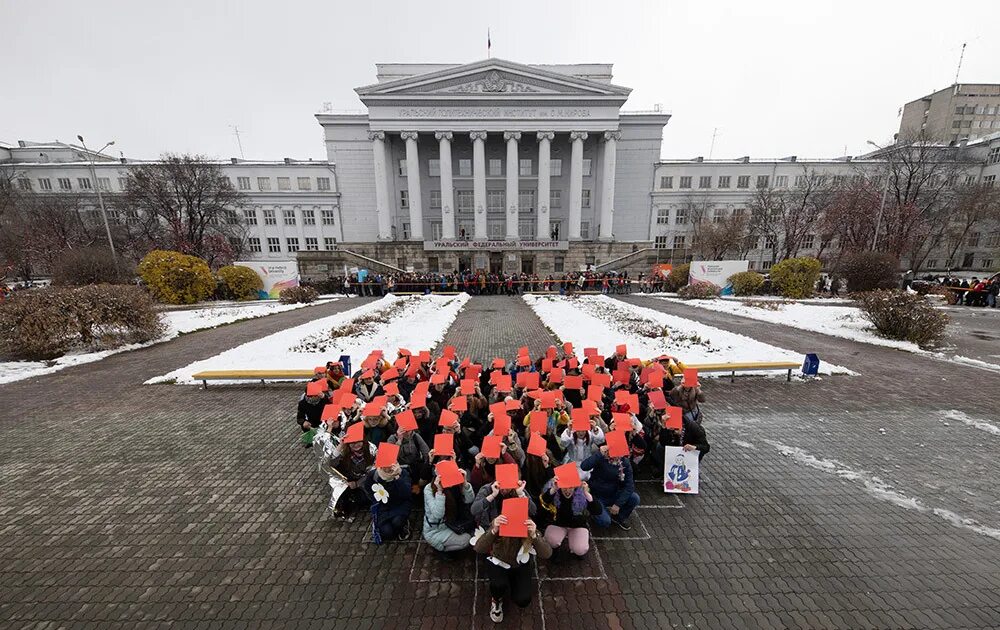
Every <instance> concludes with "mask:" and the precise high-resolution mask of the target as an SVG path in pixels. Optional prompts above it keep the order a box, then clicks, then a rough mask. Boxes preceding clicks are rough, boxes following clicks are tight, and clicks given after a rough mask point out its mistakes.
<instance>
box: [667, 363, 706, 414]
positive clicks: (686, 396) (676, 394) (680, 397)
mask: <svg viewBox="0 0 1000 630" xmlns="http://www.w3.org/2000/svg"><path fill="white" fill-rule="evenodd" d="M667 400H669V401H670V404H671V405H674V406H676V407H680V408H681V409H683V410H684V417H685V418H688V419H691V420H694V421H696V422H701V406H700V405H699V404H698V403H703V402H705V394H704V393H702V391H701V383H699V382H698V370H696V369H693V368H687V369H685V370H684V380H683V381H682V382H681V385H680V387H675V388H673V389H672V390H670V391H669V392H668V393H667Z"/></svg>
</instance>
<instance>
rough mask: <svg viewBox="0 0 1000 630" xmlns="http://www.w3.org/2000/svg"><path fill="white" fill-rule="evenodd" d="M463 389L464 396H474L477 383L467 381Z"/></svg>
mask: <svg viewBox="0 0 1000 630" xmlns="http://www.w3.org/2000/svg"><path fill="white" fill-rule="evenodd" d="M461 388H462V389H461V392H462V395H463V396H472V395H473V394H475V393H476V381H473V380H469V379H466V380H464V381H462V384H461Z"/></svg>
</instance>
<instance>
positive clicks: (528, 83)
mask: <svg viewBox="0 0 1000 630" xmlns="http://www.w3.org/2000/svg"><path fill="white" fill-rule="evenodd" d="M356 91H357V93H358V95H359V96H361V100H362V101H366V100H368V99H369V98H371V99H372V100H379V99H380V98H388V97H392V98H398V97H407V96H415V97H421V96H423V97H444V98H449V97H462V96H469V95H481V96H488V97H500V98H503V97H505V96H517V97H521V98H524V97H526V96H527V97H531V96H539V97H546V96H564V97H566V96H568V97H581V98H587V97H591V98H594V97H618V98H620V99H623V100H624V98H626V97H627V96H628V94H629V92H630V91H631V90H629V89H628V88H624V87H621V86H617V85H611V84H609V83H603V82H598V81H592V80H589V79H583V78H580V77H573V76H568V75H563V74H559V73H556V72H551V71H547V70H542V69H540V68H536V67H533V66H527V65H524V64H518V63H514V62H510V61H505V60H502V59H487V60H484V61H479V62H475V63H471V64H466V65H462V66H456V67H453V68H447V69H444V70H440V71H436V72H430V73H427V74H421V75H416V76H411V77H406V78H402V79H398V80H395V81H389V82H385V83H377V84H375V85H370V86H366V87H361V88H357V90H356Z"/></svg>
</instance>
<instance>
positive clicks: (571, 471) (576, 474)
mask: <svg viewBox="0 0 1000 630" xmlns="http://www.w3.org/2000/svg"><path fill="white" fill-rule="evenodd" d="M553 473H554V474H555V477H556V486H558V487H560V488H577V487H579V486H580V483H581V481H580V471H579V470H578V469H577V467H576V464H575V463H573V462H570V463H568V464H563V465H562V466H556V468H555V470H554V471H553Z"/></svg>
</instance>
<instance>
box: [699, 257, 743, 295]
mask: <svg viewBox="0 0 1000 630" xmlns="http://www.w3.org/2000/svg"><path fill="white" fill-rule="evenodd" d="M749 268H750V261H749V260H712V261H707V262H706V261H700V260H695V261H692V262H691V271H690V272H689V274H688V284H694V283H695V282H711V283H712V284H714V285H715V286H717V287H719V288H720V289H722V295H732V294H733V285H732V283H731V282H729V276H731V275H733V274H734V273H740V272H743V271H746V270H747V269H749Z"/></svg>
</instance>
